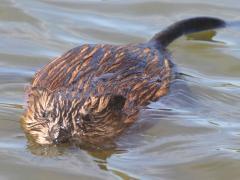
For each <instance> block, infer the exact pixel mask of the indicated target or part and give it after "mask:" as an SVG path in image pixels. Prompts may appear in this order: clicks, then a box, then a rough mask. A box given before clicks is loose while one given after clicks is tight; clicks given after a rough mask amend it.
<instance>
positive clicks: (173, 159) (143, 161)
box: [0, 0, 240, 180]
mask: <svg viewBox="0 0 240 180" xmlns="http://www.w3.org/2000/svg"><path fill="white" fill-rule="evenodd" d="M239 12H240V4H239V2H238V0H228V1H226V0H212V1H209V0H208V1H207V0H201V1H200V0H191V1H190V0H150V1H148V0H139V1H137V0H131V1H118V0H102V1H101V0H91V1H87V0H85V1H84V0H82V1H74V0H31V1H30V0H19V1H18V0H1V3H0V179H1V180H5V179H6V180H7V179H20V180H21V179H22V180H25V179H33V180H38V179H59V180H61V179H68V180H72V179H178V180H179V179H180V180H188V179H189V180H192V179H194V180H195V179H199V180H202V179H205V180H207V179H209V180H213V179H216V180H225V179H229V180H230V179H231V180H234V179H236V180H237V179H239V177H240V171H239V168H240V153H239V151H240V121H239V120H240V119H239V117H240V113H239V112H240V78H239V77H240V31H239V30H240V29H239V28H238V29H237V28H236V29H224V30H220V31H218V32H217V33H216V34H215V33H214V32H208V33H206V34H204V35H201V36H200V37H199V36H197V35H195V36H191V37H183V38H180V39H179V40H177V41H176V42H174V43H173V44H172V45H171V46H170V47H169V49H170V51H171V52H172V56H173V61H174V62H175V64H177V65H178V68H179V72H180V73H181V77H182V78H183V79H185V82H186V83H187V84H188V86H189V88H190V90H191V91H192V95H191V96H190V94H189V93H187V92H186V91H184V90H181V89H180V90H179V89H178V88H177V87H178V86H176V88H175V91H174V93H170V94H169V96H167V97H165V98H163V99H162V100H160V101H159V102H156V103H153V104H151V105H149V107H148V109H147V110H143V111H142V114H141V118H140V119H139V121H137V122H136V123H135V124H134V126H132V127H131V128H130V129H129V130H128V131H127V132H126V133H125V134H124V135H123V136H121V138H120V139H119V140H118V141H117V142H116V144H117V147H116V148H112V149H108V150H106V151H100V150H98V151H97V150H95V151H93V150H92V151H91V150H84V149H80V148H78V147H40V146H37V145H34V144H31V143H28V142H27V140H26V137H25V135H24V133H23V132H22V130H21V128H20V123H19V122H20V117H21V114H22V113H23V111H24V105H26V102H25V93H24V90H25V88H26V86H27V85H28V84H29V83H30V81H31V78H32V77H33V75H34V73H35V72H36V71H37V70H39V69H40V68H41V67H42V66H43V65H45V64H46V63H48V62H50V61H51V59H52V58H54V57H56V56H59V55H61V54H62V53H63V52H65V51H67V50H69V49H70V48H72V47H75V46H78V45H79V44H83V43H113V44H125V43H132V42H144V41H147V40H148V39H150V38H151V37H152V35H153V34H154V33H156V32H158V31H159V30H161V29H163V28H164V27H166V26H167V25H169V24H171V23H173V22H175V21H177V20H180V19H183V18H187V17H193V16H197V15H210V16H217V17H219V18H223V19H226V20H240V13H239ZM214 34H215V35H214ZM213 35H214V36H213Z"/></svg>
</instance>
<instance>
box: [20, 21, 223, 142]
mask: <svg viewBox="0 0 240 180" xmlns="http://www.w3.org/2000/svg"><path fill="white" fill-rule="evenodd" d="M225 25H226V23H225V22H224V21H223V20H221V19H217V18H211V17H196V18H191V19H186V20H182V21H179V22H177V23H175V24H173V25H171V26H169V27H168V28H166V29H165V30H163V31H162V32H159V33H157V34H156V35H155V36H154V37H153V38H152V39H151V40H150V41H148V42H146V43H141V44H127V45H119V46H117V45H109V44H85V45H82V46H79V47H76V48H73V49H71V50H69V51H68V52H66V53H65V54H63V55H62V56H61V57H58V58H56V59H54V60H53V61H52V62H50V63H49V64H47V65H46V66H45V67H44V68H42V69H41V70H40V71H39V72H37V73H36V74H35V76H34V78H33V80H32V83H31V86H30V87H29V88H28V91H27V93H28V105H27V109H26V112H25V114H24V118H23V121H22V126H23V129H24V130H25V132H26V133H27V134H29V135H30V136H31V137H32V139H33V140H34V141H35V142H37V143H39V144H59V143H65V142H69V141H80V142H89V143H91V144H101V143H104V141H108V140H111V139H114V138H115V137H117V136H118V135H119V134H121V133H122V132H123V130H124V129H126V128H127V127H129V126H130V125H131V124H132V123H133V122H135V121H136V119H137V118H138V114H139V111H140V109H141V108H143V107H144V106H146V105H148V104H149V103H150V102H153V101H157V100H159V99H160V97H162V96H164V95H166V94H167V93H168V89H169V86H170V83H171V80H172V79H173V74H174V64H173V63H172V61H171V57H170V54H169V52H168V51H167V49H166V47H167V46H168V45H169V44H170V43H171V42H172V41H173V40H175V39H176V38H178V37H180V36H182V35H184V34H189V33H193V32H199V31H203V30H209V29H214V28H220V27H224V26H225Z"/></svg>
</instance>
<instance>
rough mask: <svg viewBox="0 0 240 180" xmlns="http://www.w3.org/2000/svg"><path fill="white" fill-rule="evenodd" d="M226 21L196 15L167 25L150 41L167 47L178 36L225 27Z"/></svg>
mask: <svg viewBox="0 0 240 180" xmlns="http://www.w3.org/2000/svg"><path fill="white" fill-rule="evenodd" d="M225 26H226V23H225V22H224V21H223V20H221V19H218V18H212V17H196V18H191V19H185V20H182V21H178V22H176V23H174V24H173V25H171V26H169V27H167V28H166V29H165V30H163V31H161V32H159V33H157V34H156V35H155V36H154V37H153V38H152V39H151V40H150V42H152V43H155V44H156V45H160V46H162V47H167V46H168V45H169V44H170V43H171V42H172V41H174V40H175V39H177V38H178V37H180V36H182V35H185V34H190V33H194V32H199V31H204V30H210V29H216V28H221V27H225Z"/></svg>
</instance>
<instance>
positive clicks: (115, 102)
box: [108, 95, 126, 110]
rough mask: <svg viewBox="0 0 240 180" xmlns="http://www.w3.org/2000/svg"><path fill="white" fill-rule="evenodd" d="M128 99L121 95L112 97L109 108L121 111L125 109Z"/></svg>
mask: <svg viewBox="0 0 240 180" xmlns="http://www.w3.org/2000/svg"><path fill="white" fill-rule="evenodd" d="M125 101H126V98H125V97H123V96H121V95H111V96H110V100H109V103H108V106H109V107H110V108H111V109H113V110H121V109H122V108H123V107H124V104H125Z"/></svg>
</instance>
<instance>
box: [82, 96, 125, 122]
mask: <svg viewBox="0 0 240 180" xmlns="http://www.w3.org/2000/svg"><path fill="white" fill-rule="evenodd" d="M125 101H126V98H125V97H123V96H122V95H116V94H107V95H102V96H91V97H89V99H88V100H86V101H85V103H84V105H83V106H82V108H81V110H80V113H81V115H82V116H87V115H88V116H89V117H95V118H97V117H99V116H101V117H102V118H103V116H102V115H101V114H105V115H106V114H109V113H110V114H111V113H113V114H116V112H120V111H121V110H122V108H123V107H124V104H125Z"/></svg>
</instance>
